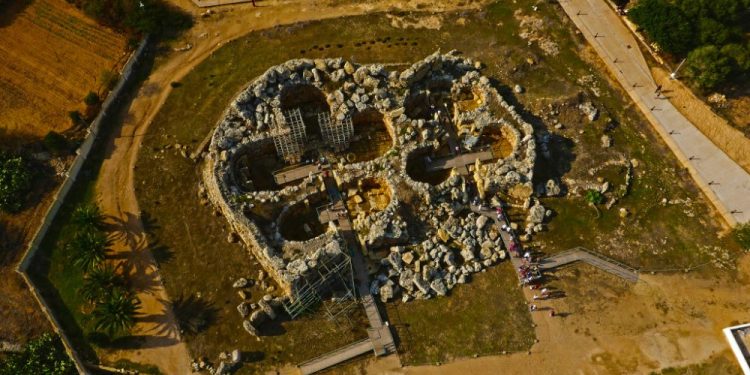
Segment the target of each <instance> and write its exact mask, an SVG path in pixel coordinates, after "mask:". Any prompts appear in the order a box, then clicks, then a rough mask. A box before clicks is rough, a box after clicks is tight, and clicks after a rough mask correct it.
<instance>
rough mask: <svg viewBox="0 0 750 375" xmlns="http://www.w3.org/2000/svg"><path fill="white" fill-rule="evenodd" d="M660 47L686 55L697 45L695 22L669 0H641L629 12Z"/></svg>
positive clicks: (669, 51)
mask: <svg viewBox="0 0 750 375" xmlns="http://www.w3.org/2000/svg"><path fill="white" fill-rule="evenodd" d="M628 15H629V16H630V18H631V19H632V20H633V21H634V22H635V23H636V24H638V26H639V27H640V28H642V29H643V31H644V32H645V34H646V35H647V36H648V37H649V38H650V39H651V40H652V41H653V42H655V43H656V44H657V45H658V46H659V48H661V49H662V50H664V51H665V52H667V53H671V54H674V55H678V56H684V55H686V54H687V53H688V52H690V50H691V49H693V47H694V46H695V38H694V36H695V35H694V34H695V30H694V29H693V26H692V25H693V23H691V22H690V20H689V19H688V18H687V17H686V16H685V14H684V13H683V12H682V10H680V8H679V7H677V6H676V5H675V4H673V3H672V2H670V1H667V0H640V1H639V2H638V4H637V5H636V6H635V7H634V8H633V9H631V10H630V12H629V13H628Z"/></svg>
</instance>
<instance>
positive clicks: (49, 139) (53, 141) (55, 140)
mask: <svg viewBox="0 0 750 375" xmlns="http://www.w3.org/2000/svg"><path fill="white" fill-rule="evenodd" d="M42 143H44V148H46V149H47V151H49V152H51V153H52V154H53V155H63V154H66V153H67V152H68V148H69V144H68V140H67V139H66V138H65V137H64V136H63V135H62V134H60V133H57V132H54V131H51V132H49V133H47V135H45V136H44V139H43V140H42Z"/></svg>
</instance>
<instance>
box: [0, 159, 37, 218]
mask: <svg viewBox="0 0 750 375" xmlns="http://www.w3.org/2000/svg"><path fill="white" fill-rule="evenodd" d="M32 178H33V176H32V173H31V169H30V168H29V166H28V165H27V163H26V161H25V160H24V159H23V158H22V157H20V156H11V155H9V154H0V210H2V211H6V212H18V211H19V210H21V207H23V198H24V196H25V195H26V193H27V192H28V190H29V189H30V188H31V181H32Z"/></svg>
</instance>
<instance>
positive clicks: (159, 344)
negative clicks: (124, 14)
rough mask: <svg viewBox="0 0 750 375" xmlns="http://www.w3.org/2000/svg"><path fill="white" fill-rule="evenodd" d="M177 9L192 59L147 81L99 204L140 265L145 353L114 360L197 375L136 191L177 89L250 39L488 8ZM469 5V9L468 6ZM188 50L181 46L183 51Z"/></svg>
mask: <svg viewBox="0 0 750 375" xmlns="http://www.w3.org/2000/svg"><path fill="white" fill-rule="evenodd" d="M174 2H175V4H176V5H177V6H179V7H180V8H182V9H185V10H186V11H189V12H191V13H193V14H194V15H195V16H196V25H195V26H194V27H193V28H192V29H191V30H189V31H188V32H187V33H186V34H185V35H184V36H183V37H182V39H181V40H180V41H178V42H176V43H177V44H179V43H184V44H186V43H190V44H191V45H192V48H191V49H190V50H188V51H185V52H171V53H169V55H168V56H166V57H164V58H162V59H160V60H159V61H158V62H157V67H156V68H155V69H154V70H153V71H152V72H151V75H150V76H149V78H148V80H147V81H146V82H144V84H143V85H142V87H141V89H140V91H139V93H138V96H137V97H136V98H135V99H134V101H133V102H132V104H131V106H130V108H129V109H128V112H127V113H126V114H124V115H123V116H122V117H123V118H124V119H125V120H124V121H123V123H122V124H121V127H120V129H118V130H117V131H115V133H116V134H115V136H114V139H111V140H109V146H108V151H107V155H108V156H107V158H106V159H105V161H104V163H103V164H102V167H101V171H100V174H99V180H98V181H97V184H96V197H97V198H96V199H97V202H98V204H99V206H100V208H101V210H102V212H103V214H104V215H106V216H107V217H108V218H109V220H110V222H112V223H115V225H117V226H119V233H120V235H119V236H117V239H116V241H115V243H114V245H113V249H114V251H115V252H117V253H118V254H120V256H122V257H123V258H125V259H127V260H128V262H129V263H130V264H132V265H134V267H133V269H132V270H131V272H132V276H133V282H134V284H135V286H136V288H137V289H138V290H139V292H138V297H139V298H140V299H141V301H142V303H143V305H142V308H141V313H142V315H143V317H142V318H141V319H140V320H139V322H138V323H137V324H136V327H135V328H134V333H135V334H136V335H138V336H141V338H142V341H141V344H140V345H138V346H139V347H138V349H132V350H121V351H117V352H116V353H111V354H110V355H108V356H107V357H109V358H108V359H117V358H127V359H129V360H131V361H134V362H138V363H145V364H153V365H156V366H158V367H159V368H160V369H161V371H162V372H164V373H166V374H186V373H189V372H190V369H189V363H190V354H189V353H188V350H187V347H186V345H185V344H184V343H183V342H181V341H180V338H179V332H178V330H177V329H176V324H175V320H174V316H173V314H172V312H171V310H170V309H169V307H168V301H169V298H168V296H167V294H166V292H165V290H164V287H163V284H162V282H161V279H160V278H159V275H158V270H157V267H156V264H155V262H154V259H153V257H152V256H151V254H150V252H149V251H148V250H147V248H148V244H147V240H146V238H145V234H144V232H143V225H142V223H141V221H140V216H139V215H140V210H139V208H138V202H137V199H136V196H135V193H134V190H133V175H134V173H133V172H134V169H133V167H134V165H135V162H136V159H137V155H138V148H139V146H140V144H141V141H142V137H143V135H144V134H145V133H146V132H147V129H148V126H149V124H150V123H151V121H152V119H153V118H154V116H155V115H156V113H157V112H158V111H159V108H161V106H162V104H163V103H164V101H165V100H166V99H167V97H168V96H169V93H170V91H171V87H170V83H171V82H174V81H179V80H180V79H181V78H182V77H184V76H185V75H186V74H187V73H188V72H190V71H191V70H192V69H193V68H194V67H195V66H196V65H198V64H199V63H200V62H201V61H203V59H205V58H206V57H207V56H208V55H209V54H210V53H211V52H212V51H214V50H215V49H217V48H219V47H220V46H221V45H222V44H223V43H225V42H227V41H230V40H232V39H235V38H237V37H240V36H242V35H244V34H246V33H248V32H250V31H253V30H260V29H265V28H269V27H273V26H276V25H282V24H290V23H295V22H300V21H306V20H314V19H324V18H336V17H343V16H348V15H356V14H363V13H368V12H375V11H384V10H389V9H403V8H407V9H410V10H420V9H421V10H430V11H442V10H449V9H453V8H456V7H458V4H462V5H461V7H464V8H466V7H474V6H479V5H481V3H482V1H476V2H465V1H454V0H450V1H448V0H446V1H441V2H440V5H439V6H437V7H436V6H434V5H430V6H427V7H425V6H424V4H430V2H428V1H414V2H409V3H408V4H406V5H404V4H399V3H401V2H399V1H370V2H367V3H366V4H363V3H361V2H349V1H322V2H321V1H316V2H309V1H303V0H295V1H268V2H266V1H263V2H259V3H261V5H262V7H258V8H253V7H252V5H249V4H246V5H237V6H228V7H220V8H215V9H214V11H215V13H214V14H213V15H211V16H210V17H208V18H201V17H200V16H199V13H200V12H201V10H198V8H196V7H194V6H193V5H192V3H191V2H190V1H189V0H175V1H174ZM465 3H468V4H469V5H464V4H465ZM184 44H182V45H184Z"/></svg>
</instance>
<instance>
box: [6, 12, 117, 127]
mask: <svg viewBox="0 0 750 375" xmlns="http://www.w3.org/2000/svg"><path fill="white" fill-rule="evenodd" d="M23 3H25V1H16V2H6V3H5V5H3V8H4V9H3V11H2V12H0V135H3V134H4V133H5V134H6V136H11V135H12V136H20V137H42V136H44V135H45V134H47V132H48V131H50V130H55V131H58V132H62V131H64V130H66V129H68V128H69V127H70V120H69V119H68V115H67V113H68V111H73V110H83V109H84V105H83V97H84V96H85V95H86V93H88V92H89V91H98V90H99V87H100V86H101V82H100V77H101V73H102V72H103V71H104V70H112V69H113V68H115V67H116V66H117V65H118V62H119V61H121V60H124V58H126V56H125V52H124V48H125V38H124V37H123V36H122V35H119V34H116V33H115V32H113V31H112V30H109V29H107V28H103V27H101V26H99V25H97V24H96V22H94V21H93V20H91V19H89V18H87V17H86V16H85V15H84V14H83V13H82V12H80V11H78V10H77V9H75V7H73V6H72V5H70V4H68V3H66V2H65V1H64V0H34V1H32V2H30V4H29V5H28V6H24V5H23Z"/></svg>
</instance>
